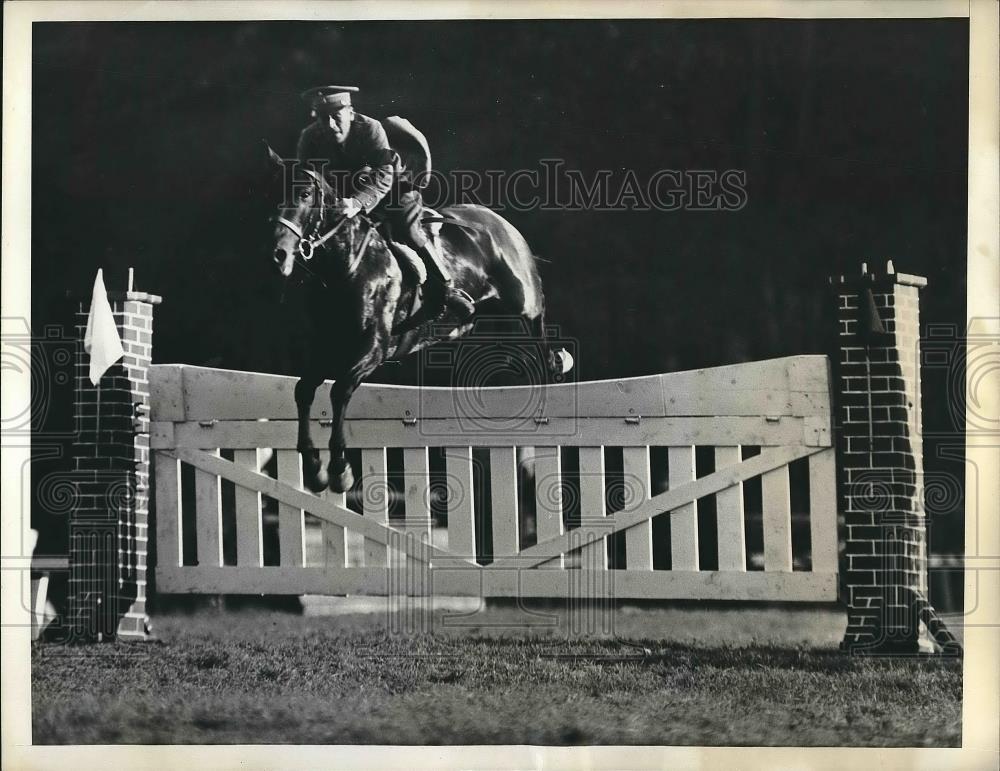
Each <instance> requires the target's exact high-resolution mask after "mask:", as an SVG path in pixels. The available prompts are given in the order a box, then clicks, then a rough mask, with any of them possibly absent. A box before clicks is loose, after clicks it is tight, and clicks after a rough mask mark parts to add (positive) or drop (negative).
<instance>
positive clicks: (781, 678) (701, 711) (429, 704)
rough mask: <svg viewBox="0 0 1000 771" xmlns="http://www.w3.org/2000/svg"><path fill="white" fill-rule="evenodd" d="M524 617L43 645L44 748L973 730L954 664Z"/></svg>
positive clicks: (664, 622) (288, 625) (366, 619)
mask: <svg viewBox="0 0 1000 771" xmlns="http://www.w3.org/2000/svg"><path fill="white" fill-rule="evenodd" d="M505 613H506V614H507V615H506V616H505ZM509 615H510V613H509V612H508V611H500V612H498V613H497V614H494V615H493V616H490V617H489V618H488V619H486V620H485V622H484V623H479V624H477V625H475V626H467V627H465V628H463V629H461V630H459V631H457V632H451V633H449V632H447V631H444V632H442V633H436V634H434V635H427V634H418V635H412V634H406V635H401V634H393V633H392V632H391V631H390V629H389V628H388V627H387V625H386V617H385V616H384V615H381V614H375V615H367V616H360V615H359V616H341V617H329V618H307V617H302V616H299V615H294V614H289V613H267V612H261V611H245V612H231V611H228V612H227V611H218V612H200V613H198V614H195V615H191V616H187V615H172V616H164V617H159V618H157V619H155V621H156V631H157V633H158V636H159V638H160V640H159V641H158V642H155V643H151V644H139V645H137V644H113V645H103V646H88V647H80V648H72V647H69V648H67V647H61V646H55V645H38V646H36V647H35V648H34V649H33V652H32V672H33V674H32V689H33V692H32V708H33V727H34V742H35V743H38V744H64V743H109V744H114V743H163V744H174V743H178V744H185V743H250V744H260V743H263V744H269V743H292V744H325V743H340V744H353V743H372V744H549V745H566V744H652V745H657V744H663V745H688V744H695V745H698V744H701V745H726V744H735V745H755V744H758V745H812V746H817V745H820V746H822V745H858V746H917V747H921V746H957V745H959V744H960V742H961V695H962V673H961V663H960V662H959V661H956V660H941V659H938V660H928V659H924V660H921V659H865V658H856V657H854V658H852V657H847V656H844V655H841V654H839V653H837V652H836V651H835V650H833V649H831V648H829V647H823V648H816V647H814V648H804V647H796V646H792V645H784V646H779V647H771V646H764V645H760V644H755V643H754V642H753V638H752V636H751V638H750V639H749V640H745V641H744V643H746V644H744V645H743V646H742V647H729V646H721V645H702V646H696V645H693V644H685V643H680V642H673V641H671V642H666V641H665V638H669V637H670V635H664V634H660V633H659V632H661V631H662V630H664V629H666V628H667V626H668V625H669V624H670V623H671V621H670V617H669V615H664V614H663V613H660V612H658V611H649V612H645V611H644V612H642V613H632V614H624V615H620V616H619V617H617V618H616V621H615V631H616V633H617V635H618V637H617V638H615V637H613V636H612V637H609V636H604V637H601V638H594V637H593V636H590V637H588V638H573V637H571V636H570V637H567V636H566V635H565V634H564V633H563V631H561V630H559V629H543V628H539V629H528V630H520V631H518V630H512V629H511V628H510V627H509V626H504V624H505V623H506V621H505V619H507V621H509V620H510V619H509ZM477 621H483V619H479V618H478V617H477ZM764 623H766V621H765V622H764ZM703 631H704V630H703ZM636 646H638V647H636ZM643 649H645V650H643Z"/></svg>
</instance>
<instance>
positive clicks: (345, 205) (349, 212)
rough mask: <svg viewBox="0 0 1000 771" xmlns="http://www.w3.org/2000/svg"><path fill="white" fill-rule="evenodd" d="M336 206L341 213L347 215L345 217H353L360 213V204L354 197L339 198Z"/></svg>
mask: <svg viewBox="0 0 1000 771" xmlns="http://www.w3.org/2000/svg"><path fill="white" fill-rule="evenodd" d="M337 207H338V208H339V209H340V212H341V214H343V215H344V216H345V217H347V219H350V218H351V217H355V216H357V215H358V214H360V213H361V204H359V203H358V202H357V200H355V199H354V198H341V199H340V200H339V201H337Z"/></svg>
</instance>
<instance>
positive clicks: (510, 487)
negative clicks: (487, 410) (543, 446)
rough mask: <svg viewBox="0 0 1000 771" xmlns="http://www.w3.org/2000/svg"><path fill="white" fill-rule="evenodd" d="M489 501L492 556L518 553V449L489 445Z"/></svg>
mask: <svg viewBox="0 0 1000 771" xmlns="http://www.w3.org/2000/svg"><path fill="white" fill-rule="evenodd" d="M490 504H491V513H492V515H493V516H492V519H493V557H494V559H496V558H497V557H506V556H508V555H511V554H517V552H518V547H519V546H520V540H519V539H520V536H521V534H520V532H518V527H517V525H518V515H517V451H516V449H515V448H514V447H491V448H490Z"/></svg>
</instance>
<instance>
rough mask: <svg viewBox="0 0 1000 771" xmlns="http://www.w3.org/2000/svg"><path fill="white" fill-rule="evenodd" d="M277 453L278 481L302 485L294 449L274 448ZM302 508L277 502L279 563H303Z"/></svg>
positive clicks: (286, 564)
mask: <svg viewBox="0 0 1000 771" xmlns="http://www.w3.org/2000/svg"><path fill="white" fill-rule="evenodd" d="M276 453H277V455H278V481H279V482H285V483H287V484H290V485H293V486H295V487H302V466H301V464H300V463H299V453H298V452H297V451H296V450H276ZM303 520H304V518H303V516H302V509H297V508H295V507H294V506H289V505H288V504H287V503H279V504H278V541H279V544H280V556H279V560H280V562H279V564H280V565H282V566H284V567H300V566H301V565H304V564H305V559H304V557H305V527H304V526H303V525H304V521H303Z"/></svg>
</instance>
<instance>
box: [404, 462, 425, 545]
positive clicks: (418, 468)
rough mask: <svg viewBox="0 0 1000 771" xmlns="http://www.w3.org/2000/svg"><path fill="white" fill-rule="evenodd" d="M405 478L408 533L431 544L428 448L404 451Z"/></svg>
mask: <svg viewBox="0 0 1000 771" xmlns="http://www.w3.org/2000/svg"><path fill="white" fill-rule="evenodd" d="M403 478H404V480H405V482H406V492H405V500H406V519H405V520H404V521H405V524H406V532H407V533H412V534H413V535H415V536H416V537H417V539H418V540H426V541H427V543H430V535H431V508H430V495H429V493H430V490H429V487H430V462H429V460H428V457H427V448H426V447H407V448H406V449H405V450H403Z"/></svg>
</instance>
